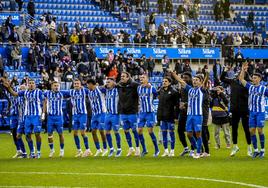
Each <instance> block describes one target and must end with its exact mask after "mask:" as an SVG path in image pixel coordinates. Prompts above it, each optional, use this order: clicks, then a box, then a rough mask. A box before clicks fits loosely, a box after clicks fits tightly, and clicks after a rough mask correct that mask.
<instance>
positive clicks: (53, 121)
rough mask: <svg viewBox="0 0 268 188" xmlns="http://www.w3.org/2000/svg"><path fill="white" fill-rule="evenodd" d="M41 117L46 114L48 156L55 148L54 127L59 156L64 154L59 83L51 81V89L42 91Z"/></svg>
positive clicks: (51, 155)
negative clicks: (58, 144) (57, 138)
mask: <svg viewBox="0 0 268 188" xmlns="http://www.w3.org/2000/svg"><path fill="white" fill-rule="evenodd" d="M44 98H45V100H44V103H43V115H42V116H43V117H44V115H45V113H46V114H47V133H48V144H49V148H50V153H49V157H53V155H54V153H55V150H54V144H53V131H54V129H56V131H57V133H58V134H59V139H60V155H59V156H60V157H63V156H64V137H63V111H62V104H63V99H64V95H63V93H61V92H60V84H59V83H58V82H56V81H54V82H52V84H51V90H49V91H46V92H45V93H44Z"/></svg>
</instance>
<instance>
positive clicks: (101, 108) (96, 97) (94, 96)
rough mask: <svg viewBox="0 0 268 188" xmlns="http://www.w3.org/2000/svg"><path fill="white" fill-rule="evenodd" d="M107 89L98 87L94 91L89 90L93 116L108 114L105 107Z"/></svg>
mask: <svg viewBox="0 0 268 188" xmlns="http://www.w3.org/2000/svg"><path fill="white" fill-rule="evenodd" d="M105 90H106V89H105V88H101V87H98V86H97V87H96V88H95V89H94V90H89V93H88V98H89V101H90V104H91V109H92V115H96V114H101V113H105V112H106V106H105V97H104V94H105Z"/></svg>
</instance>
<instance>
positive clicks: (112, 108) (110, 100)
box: [105, 87, 119, 114]
mask: <svg viewBox="0 0 268 188" xmlns="http://www.w3.org/2000/svg"><path fill="white" fill-rule="evenodd" d="M105 101H106V103H105V104H106V108H107V112H108V113H110V114H118V101H119V94H118V89H117V88H115V87H114V88H112V89H106V95H105Z"/></svg>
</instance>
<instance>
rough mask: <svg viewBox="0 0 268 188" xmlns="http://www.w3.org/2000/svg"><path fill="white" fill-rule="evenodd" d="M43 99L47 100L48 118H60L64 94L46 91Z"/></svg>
mask: <svg viewBox="0 0 268 188" xmlns="http://www.w3.org/2000/svg"><path fill="white" fill-rule="evenodd" d="M44 97H45V98H46V99H47V114H48V115H50V116H62V115H63V111H62V104H63V99H64V93H62V92H60V91H58V92H54V91H46V92H45V93H44Z"/></svg>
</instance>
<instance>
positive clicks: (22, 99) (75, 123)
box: [1, 63, 268, 159]
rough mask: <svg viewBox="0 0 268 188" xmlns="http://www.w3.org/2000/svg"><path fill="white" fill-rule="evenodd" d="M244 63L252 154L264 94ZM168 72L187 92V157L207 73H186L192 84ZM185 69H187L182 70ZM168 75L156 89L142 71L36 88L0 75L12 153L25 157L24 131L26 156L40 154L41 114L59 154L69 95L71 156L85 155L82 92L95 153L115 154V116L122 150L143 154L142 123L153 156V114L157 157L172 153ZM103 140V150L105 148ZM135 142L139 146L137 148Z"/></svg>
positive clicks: (196, 153) (197, 153)
mask: <svg viewBox="0 0 268 188" xmlns="http://www.w3.org/2000/svg"><path fill="white" fill-rule="evenodd" d="M246 69H247V64H246V63H245V64H244V65H243V66H242V71H241V73H240V76H239V81H240V83H241V84H242V85H243V86H244V87H245V88H247V89H248V93H249V97H248V98H249V99H248V100H249V127H250V133H251V141H252V144H253V148H254V153H253V154H252V156H253V157H254V158H255V157H257V156H260V157H264V152H265V150H264V148H265V147H264V143H265V138H264V133H263V127H264V123H265V109H264V102H265V97H267V96H268V89H267V87H265V86H263V85H260V81H261V75H260V74H258V73H256V74H253V77H252V83H249V82H247V81H245V80H244V77H245V76H244V74H245V71H246ZM171 75H172V78H173V79H175V80H176V81H178V82H179V83H180V86H181V87H182V88H184V92H185V93H186V94H187V97H188V99H187V100H188V102H187V106H186V110H187V119H186V132H187V136H188V138H189V141H190V143H191V150H189V149H188V147H187V148H185V150H184V153H183V154H186V153H190V156H192V157H193V158H196V159H198V158H200V157H202V136H201V133H202V123H203V101H204V98H205V96H206V94H207V92H208V89H207V85H208V84H207V81H208V76H207V75H206V76H205V77H204V76H203V75H196V76H195V77H193V79H192V85H189V84H187V82H186V81H185V80H184V79H183V78H184V77H182V78H181V76H180V75H177V74H176V73H175V72H171ZM186 75H187V74H186ZM172 78H171V77H164V79H163V83H162V87H161V88H160V89H159V90H157V89H156V88H154V87H153V86H152V85H151V84H150V83H149V82H148V76H147V75H141V76H140V83H137V82H135V81H133V80H132V79H131V77H130V74H129V73H128V72H123V73H122V74H121V80H120V82H118V83H116V82H115V79H114V78H107V80H106V83H105V86H99V85H98V84H97V83H96V81H95V80H94V79H88V80H87V86H86V87H83V86H82V85H81V81H80V80H79V79H75V80H74V82H73V89H71V90H68V91H67V90H66V91H65V90H64V91H63V90H60V84H59V83H58V82H56V81H54V82H52V84H51V90H47V91H41V90H40V89H38V88H36V84H35V82H34V80H30V81H29V83H28V86H27V87H26V86H25V85H21V86H19V87H18V88H17V89H15V88H11V86H10V83H9V81H8V80H7V79H5V78H1V81H2V82H3V84H4V86H5V87H6V88H7V91H8V92H9V93H10V94H11V95H12V109H13V110H12V113H11V114H12V116H11V122H12V123H11V129H14V128H16V133H15V134H16V137H15V140H14V141H15V145H16V148H17V154H16V156H15V157H20V158H27V157H28V156H27V153H26V149H25V146H24V143H23V141H22V135H23V134H25V135H26V140H27V143H28V146H29V149H30V154H29V157H30V158H40V157H41V135H40V132H41V129H42V122H41V121H42V119H44V117H45V116H47V132H48V143H49V147H50V154H49V157H53V155H54V153H55V150H54V145H53V131H54V130H56V131H57V133H58V134H59V139H60V154H59V156H60V157H63V156H64V137H63V110H62V108H63V100H64V99H65V98H69V99H70V100H71V103H72V117H73V119H72V128H73V135H74V141H75V146H76V148H77V154H76V155H75V157H88V156H90V155H92V152H91V150H90V148H89V141H88V137H87V135H86V127H87V106H86V98H88V99H89V101H90V104H91V109H92V119H91V129H92V136H93V140H94V144H95V147H96V149H97V151H96V153H95V156H99V155H102V156H106V155H108V156H109V157H111V156H114V155H115V156H116V157H120V156H121V154H122V149H121V137H120V134H119V127H120V122H122V124H123V129H124V133H125V138H126V141H127V144H128V146H129V150H128V153H127V156H131V155H134V154H135V155H136V156H145V155H146V154H148V151H147V148H146V144H145V139H144V136H143V128H144V127H145V126H147V128H148V132H149V135H150V137H151V139H152V142H153V145H154V150H155V151H154V154H153V156H154V157H157V156H159V154H160V149H159V147H158V142H157V138H156V136H155V134H154V131H153V127H154V126H155V124H156V118H157V120H158V121H159V122H160V128H161V132H162V137H163V146H164V152H163V154H162V156H163V157H165V156H170V157H173V156H175V153H174V149H175V133H174V129H175V123H174V108H175V105H176V104H177V102H178V101H179V96H178V92H177V91H176V89H174V88H173V87H172ZM157 97H158V99H159V105H158V109H157V114H155V109H154V105H153V100H154V99H155V98H157ZM111 130H113V132H114V135H115V139H116V146H117V148H116V149H115V148H114V146H113V142H112V135H111ZM130 130H131V131H132V133H133V136H134V140H135V145H136V148H134V147H133V144H132V137H131V134H130ZM256 130H257V131H258V134H259V138H260V145H261V150H260V151H259V150H258V146H257V138H256ZM79 131H80V134H81V137H82V139H83V141H84V146H85V151H84V152H83V151H82V148H81V146H80V139H79ZM97 131H99V133H100V135H101V140H102V148H101V146H100V141H99V138H98V134H97ZM32 133H34V134H35V136H36V150H37V152H35V147H34V144H33V140H32V138H31V134H32ZM168 134H169V137H170V150H169V149H168V143H169V141H168ZM107 143H108V146H109V150H108V148H107ZM140 145H141V146H142V151H140Z"/></svg>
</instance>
